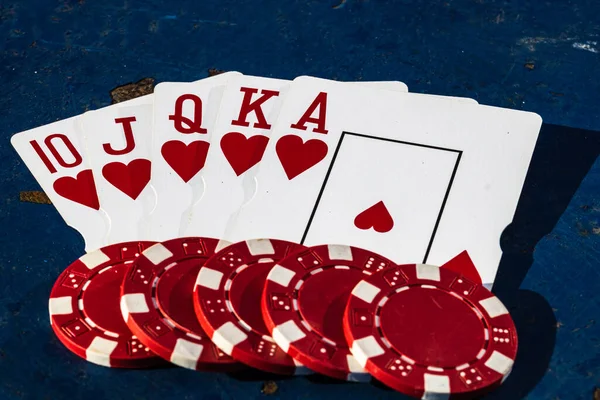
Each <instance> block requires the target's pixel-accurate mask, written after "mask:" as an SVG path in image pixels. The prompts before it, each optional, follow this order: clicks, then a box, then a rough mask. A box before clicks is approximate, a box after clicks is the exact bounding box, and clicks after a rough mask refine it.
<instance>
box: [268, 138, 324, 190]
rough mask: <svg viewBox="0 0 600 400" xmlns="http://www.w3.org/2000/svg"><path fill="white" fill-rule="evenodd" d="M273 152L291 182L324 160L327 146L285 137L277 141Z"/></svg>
mask: <svg viewBox="0 0 600 400" xmlns="http://www.w3.org/2000/svg"><path fill="white" fill-rule="evenodd" d="M275 151H277V157H279V161H281V166H282V167H283V170H284V171H285V174H286V175H287V177H288V179H289V180H292V179H294V178H295V177H297V176H298V175H300V174H301V173H303V172H304V171H306V170H307V169H309V168H311V167H312V166H313V165H316V164H317V163H318V162H319V161H321V160H322V159H324V158H325V156H326V155H327V144H326V143H325V142H323V141H321V140H317V139H311V140H308V141H307V142H306V143H304V142H303V141H302V138H301V137H300V136H296V135H286V136H282V137H281V138H280V139H279V140H278V141H277V145H276V146H275Z"/></svg>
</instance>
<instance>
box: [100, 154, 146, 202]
mask: <svg viewBox="0 0 600 400" xmlns="http://www.w3.org/2000/svg"><path fill="white" fill-rule="evenodd" d="M102 175H103V176H104V178H106V180H107V181H109V182H110V183H111V184H112V185H113V186H114V187H116V188H117V189H119V190H120V191H121V192H123V193H125V194H126V195H127V196H129V197H131V198H132V199H133V200H135V199H137V197H138V196H139V195H140V193H141V192H142V190H144V188H145V187H146V185H147V184H148V182H149V181H150V160H146V159H143V158H138V159H136V160H133V161H131V162H130V163H129V164H123V163H120V162H111V163H108V164H106V165H105V166H104V168H102Z"/></svg>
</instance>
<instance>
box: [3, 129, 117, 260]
mask: <svg viewBox="0 0 600 400" xmlns="http://www.w3.org/2000/svg"><path fill="white" fill-rule="evenodd" d="M76 124H77V117H73V118H68V119H65V120H62V121H58V122H54V123H52V124H48V125H44V126H41V127H39V128H35V129H31V130H28V131H24V132H21V133H17V134H16V135H14V136H13V137H12V138H11V140H10V141H11V143H12V145H13V147H14V148H15V149H16V150H17V153H19V156H21V158H22V159H23V161H24V162H25V164H26V165H27V168H29V170H30V171H31V173H32V174H33V176H34V178H35V179H36V180H37V182H38V183H39V184H40V186H41V187H42V189H43V190H44V192H45V193H46V195H47V196H48V198H49V199H50V201H52V204H54V207H56V209H57V210H58V212H59V213H60V215H61V216H62V217H63V219H64V220H65V222H66V223H67V225H69V226H70V227H72V228H74V229H76V230H77V231H78V232H79V233H80V234H81V236H83V239H84V241H85V250H86V251H87V252H90V251H93V250H96V249H98V248H99V247H101V246H102V244H103V240H104V238H105V235H106V232H107V230H108V226H107V221H106V220H105V217H104V214H103V213H102V212H101V211H100V204H99V201H98V196H97V193H96V186H95V183H94V177H93V173H92V170H91V169H90V166H89V164H88V161H87V159H86V158H85V157H86V156H85V154H84V152H83V149H82V147H81V145H80V143H79V141H78V138H77V131H76Z"/></svg>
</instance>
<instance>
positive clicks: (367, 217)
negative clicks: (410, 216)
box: [354, 201, 394, 233]
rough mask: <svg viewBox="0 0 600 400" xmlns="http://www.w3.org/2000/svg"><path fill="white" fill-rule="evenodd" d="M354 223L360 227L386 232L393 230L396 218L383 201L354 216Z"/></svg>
mask: <svg viewBox="0 0 600 400" xmlns="http://www.w3.org/2000/svg"><path fill="white" fill-rule="evenodd" d="M354 225H356V227H357V228H358V229H363V230H367V229H371V228H373V229H375V231H376V232H379V233H385V232H389V231H391V230H392V228H393V227H394V220H393V219H392V216H391V215H390V212H389V211H388V209H387V208H386V207H385V204H383V201H380V202H378V203H375V204H374V205H372V206H371V207H369V208H367V209H366V210H365V211H363V212H361V213H360V214H358V215H357V216H356V218H354Z"/></svg>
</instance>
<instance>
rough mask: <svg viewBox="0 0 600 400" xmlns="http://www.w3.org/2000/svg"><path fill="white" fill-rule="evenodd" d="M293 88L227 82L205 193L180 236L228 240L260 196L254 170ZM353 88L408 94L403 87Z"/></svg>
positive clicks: (258, 81)
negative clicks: (238, 217)
mask: <svg viewBox="0 0 600 400" xmlns="http://www.w3.org/2000/svg"><path fill="white" fill-rule="evenodd" d="M289 84H290V82H289V81H286V80H281V79H272V78H262V77H255V76H245V75H242V76H237V77H235V78H233V79H231V80H230V81H229V83H228V84H227V87H226V88H225V90H224V93H223V96H222V99H221V105H220V108H219V113H218V116H217V121H216V123H215V128H214V131H213V132H212V137H211V141H212V146H211V150H210V151H209V152H208V157H207V159H206V166H205V168H204V169H203V171H202V176H203V179H204V182H205V187H206V188H207V189H206V190H205V192H204V193H203V194H202V196H201V197H200V200H199V201H197V202H195V203H194V204H193V206H192V207H191V209H190V212H189V213H188V214H187V217H185V218H183V223H182V226H181V230H180V236H208V237H218V238H222V239H226V240H227V238H228V232H227V228H228V227H229V226H231V225H232V223H233V221H234V220H235V216H236V213H237V212H238V210H239V209H240V207H242V205H243V204H244V203H245V202H247V201H249V200H250V199H251V198H252V197H253V196H254V194H255V192H256V183H255V180H254V178H253V171H254V170H255V168H256V165H257V164H258V163H259V162H260V160H261V157H262V155H263V152H264V149H265V148H266V146H267V143H268V142H269V133H270V131H271V127H272V124H273V122H274V121H275V120H276V118H277V114H278V112H279V108H280V106H281V104H282V98H283V97H284V95H285V91H286V90H287V88H288V86H289ZM352 84H353V85H365V86H369V85H377V86H381V85H385V87H386V88H388V89H389V90H392V91H394V90H396V91H402V92H405V91H406V90H407V88H406V85H405V84H403V83H401V82H386V83H384V84H382V83H379V82H378V83H374V84H373V83H370V82H360V83H352ZM215 210H219V212H215Z"/></svg>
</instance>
